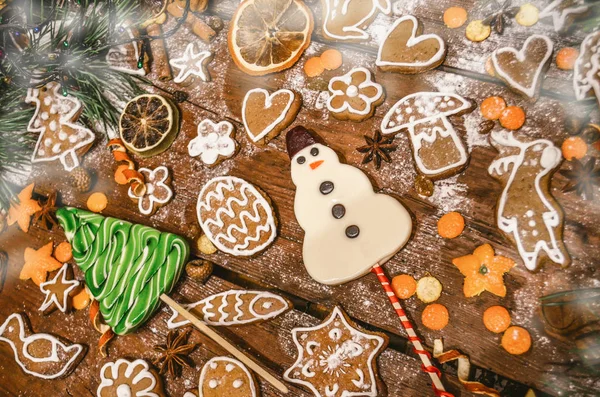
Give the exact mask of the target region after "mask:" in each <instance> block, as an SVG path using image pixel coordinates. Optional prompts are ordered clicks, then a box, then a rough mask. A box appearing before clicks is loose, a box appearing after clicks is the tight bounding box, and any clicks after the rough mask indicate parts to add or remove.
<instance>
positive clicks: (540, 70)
mask: <svg viewBox="0 0 600 397" xmlns="http://www.w3.org/2000/svg"><path fill="white" fill-rule="evenodd" d="M553 46H554V45H553V44H552V40H550V39H549V38H548V36H544V35H539V34H534V35H532V36H529V38H527V40H525V43H524V44H523V48H521V50H516V49H514V48H512V47H503V48H499V49H497V50H496V51H494V52H493V53H492V65H493V67H494V73H495V75H496V76H498V77H499V78H500V79H501V80H502V81H504V82H505V83H506V84H507V85H508V86H509V87H510V88H511V89H512V90H513V91H515V92H517V93H519V94H521V95H524V96H526V97H527V98H530V99H532V100H537V97H538V95H539V92H540V87H541V85H542V80H543V74H544V73H545V72H546V70H547V69H548V67H549V65H550V61H551V60H552V49H553Z"/></svg>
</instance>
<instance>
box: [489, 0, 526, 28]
mask: <svg viewBox="0 0 600 397" xmlns="http://www.w3.org/2000/svg"><path fill="white" fill-rule="evenodd" d="M518 12H519V7H511V0H506V1H505V2H504V3H502V5H500V8H499V9H498V10H496V11H494V12H493V13H492V14H491V15H489V16H488V17H487V18H485V19H484V20H483V22H482V23H483V24H484V25H487V26H492V27H493V28H494V30H495V31H496V33H498V34H502V33H504V26H505V25H506V23H507V22H508V21H509V20H510V18H513V17H514V16H515V15H517V13H518Z"/></svg>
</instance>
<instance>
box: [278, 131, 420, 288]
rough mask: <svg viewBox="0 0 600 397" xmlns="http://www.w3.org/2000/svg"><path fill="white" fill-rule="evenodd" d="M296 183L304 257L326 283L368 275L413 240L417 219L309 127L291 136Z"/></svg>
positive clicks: (296, 210)
mask: <svg viewBox="0 0 600 397" xmlns="http://www.w3.org/2000/svg"><path fill="white" fill-rule="evenodd" d="M287 150H288V154H289V156H290V158H291V160H292V180H293V181H294V184H295V185H296V197H295V200H294V213H295V215H296V219H297V220H298V223H299V224H300V226H301V227H302V229H304V232H305V236H304V244H303V259H304V265H305V267H306V269H307V271H308V272H309V274H310V275H311V276H312V277H313V278H314V279H315V280H317V281H319V282H321V283H324V284H331V285H335V284H341V283H344V282H347V281H350V280H353V279H355V278H358V277H361V276H362V275H364V274H366V273H368V272H369V271H370V270H371V268H372V267H373V266H374V265H376V264H382V263H384V262H386V261H387V260H388V259H390V258H391V257H392V256H393V255H394V254H395V253H396V252H398V251H399V250H400V249H401V248H402V247H403V246H404V244H406V242H407V241H408V238H409V237H410V234H411V231H412V220H411V218H410V215H409V214H408V211H406V209H405V208H404V207H403V206H402V204H400V203H399V202H398V201H397V200H396V199H394V198H392V197H390V196H387V195H383V194H376V193H375V192H374V191H373V187H372V185H371V182H370V181H369V179H368V178H367V176H366V175H365V174H364V173H363V172H362V171H360V170H359V169H357V168H355V167H352V166H350V165H347V164H342V163H340V161H339V158H338V156H337V154H336V153H335V152H334V151H333V150H332V149H330V148H329V147H327V146H325V145H323V144H321V143H319V141H318V137H316V136H314V135H313V134H311V133H310V132H309V131H308V130H307V129H306V128H304V127H301V126H299V127H296V128H294V129H292V130H290V131H289V132H288V134H287Z"/></svg>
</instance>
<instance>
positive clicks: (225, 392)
mask: <svg viewBox="0 0 600 397" xmlns="http://www.w3.org/2000/svg"><path fill="white" fill-rule="evenodd" d="M198 390H199V392H200V395H199V397H223V396H231V397H257V396H258V395H259V392H258V387H257V384H256V381H255V380H254V378H253V377H252V374H251V373H250V371H248V368H246V366H245V365H244V364H242V363H241V362H240V361H238V360H235V359H233V358H229V357H215V358H212V359H210V360H209V361H208V362H207V363H206V364H204V367H203V368H202V372H201V373H200V380H199V386H198Z"/></svg>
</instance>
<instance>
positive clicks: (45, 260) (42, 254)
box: [19, 243, 62, 287]
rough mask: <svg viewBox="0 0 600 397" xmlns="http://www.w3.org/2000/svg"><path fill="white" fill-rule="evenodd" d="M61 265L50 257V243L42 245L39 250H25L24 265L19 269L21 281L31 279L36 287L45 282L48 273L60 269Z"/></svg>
mask: <svg viewBox="0 0 600 397" xmlns="http://www.w3.org/2000/svg"><path fill="white" fill-rule="evenodd" d="M61 267H62V263H60V262H59V261H57V260H56V259H54V258H53V257H52V243H48V244H46V245H44V246H43V247H42V248H40V249H39V250H34V249H33V248H25V264H24V265H23V268H22V269H21V274H20V275H19V278H20V279H21V280H28V279H31V281H33V282H34V283H35V285H37V286H38V287H39V286H40V284H41V283H43V282H44V281H46V278H47V277H48V272H53V271H54V270H56V269H60V268H61Z"/></svg>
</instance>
